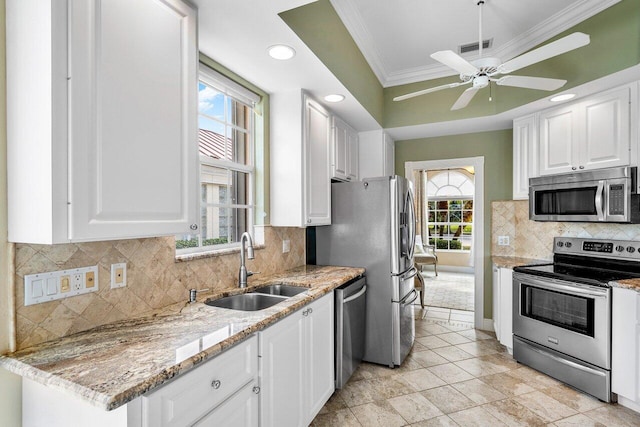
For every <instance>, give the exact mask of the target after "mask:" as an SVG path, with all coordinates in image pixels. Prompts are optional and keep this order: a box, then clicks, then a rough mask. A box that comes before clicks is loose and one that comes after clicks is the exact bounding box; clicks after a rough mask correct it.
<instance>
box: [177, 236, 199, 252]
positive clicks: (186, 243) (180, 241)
mask: <svg viewBox="0 0 640 427" xmlns="http://www.w3.org/2000/svg"><path fill="white" fill-rule="evenodd" d="M197 247H198V235H197V234H185V235H181V236H176V249H187V248H197Z"/></svg>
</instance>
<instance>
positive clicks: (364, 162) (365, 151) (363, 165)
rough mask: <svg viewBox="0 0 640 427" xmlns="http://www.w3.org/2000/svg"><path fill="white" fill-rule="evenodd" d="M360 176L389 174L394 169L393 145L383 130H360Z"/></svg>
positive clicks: (369, 176) (368, 176)
mask: <svg viewBox="0 0 640 427" xmlns="http://www.w3.org/2000/svg"><path fill="white" fill-rule="evenodd" d="M358 136H359V139H360V143H359V147H358V150H359V152H360V155H359V159H360V167H359V169H360V178H361V179H362V178H372V177H375V176H389V175H393V174H394V169H395V145H394V142H393V140H392V139H391V137H390V136H389V135H388V134H387V133H386V132H385V131H383V130H373V131H367V132H360V133H359V134H358Z"/></svg>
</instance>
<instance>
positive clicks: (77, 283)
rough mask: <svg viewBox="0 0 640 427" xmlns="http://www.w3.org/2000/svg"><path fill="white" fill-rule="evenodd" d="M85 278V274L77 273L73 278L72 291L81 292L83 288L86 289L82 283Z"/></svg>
mask: <svg viewBox="0 0 640 427" xmlns="http://www.w3.org/2000/svg"><path fill="white" fill-rule="evenodd" d="M83 277H84V274H82V273H75V274H74V275H73V276H71V289H72V290H74V291H79V290H82V288H84V286H83V283H82V279H83Z"/></svg>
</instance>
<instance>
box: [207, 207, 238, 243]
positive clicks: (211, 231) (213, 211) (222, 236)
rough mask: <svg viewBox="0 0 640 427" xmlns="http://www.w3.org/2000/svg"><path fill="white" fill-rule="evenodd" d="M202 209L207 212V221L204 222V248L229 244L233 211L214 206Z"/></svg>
mask: <svg viewBox="0 0 640 427" xmlns="http://www.w3.org/2000/svg"><path fill="white" fill-rule="evenodd" d="M202 209H203V211H204V212H205V220H204V221H203V222H202V236H201V237H202V246H212V245H219V244H223V243H229V242H230V241H231V240H229V235H230V232H229V223H230V222H232V221H230V217H231V216H232V213H231V209H229V208H220V207H212V206H207V207H203V208H202Z"/></svg>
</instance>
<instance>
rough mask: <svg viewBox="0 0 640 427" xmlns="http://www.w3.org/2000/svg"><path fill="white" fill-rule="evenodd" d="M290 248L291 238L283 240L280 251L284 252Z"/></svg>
mask: <svg viewBox="0 0 640 427" xmlns="http://www.w3.org/2000/svg"><path fill="white" fill-rule="evenodd" d="M290 250H291V240H283V241H282V253H283V254H286V253H287V252H289V251H290Z"/></svg>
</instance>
